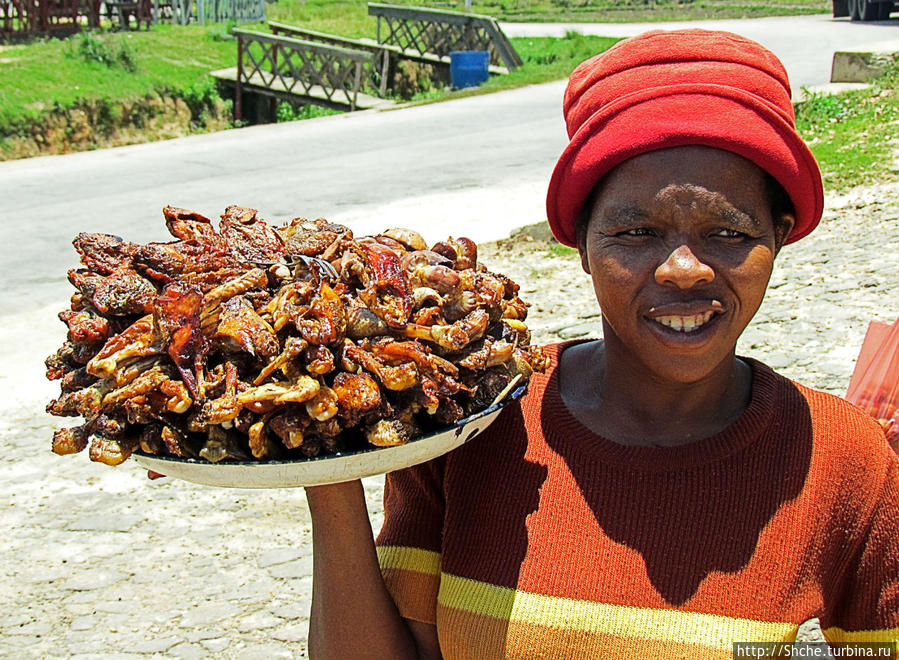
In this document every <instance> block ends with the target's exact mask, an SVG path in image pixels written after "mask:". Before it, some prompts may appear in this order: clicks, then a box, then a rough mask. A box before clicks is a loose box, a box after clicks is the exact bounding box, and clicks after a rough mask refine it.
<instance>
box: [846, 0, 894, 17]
mask: <svg viewBox="0 0 899 660" xmlns="http://www.w3.org/2000/svg"><path fill="white" fill-rule="evenodd" d="M891 11H893V1H892V0H833V16H834V18H838V17H840V16H848V17H849V18H850V20H853V21H885V20H886V19H888V18H889V17H890V12H891Z"/></svg>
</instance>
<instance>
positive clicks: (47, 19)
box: [0, 0, 100, 39]
mask: <svg viewBox="0 0 899 660" xmlns="http://www.w3.org/2000/svg"><path fill="white" fill-rule="evenodd" d="M99 25H100V2H99V0H0V39H9V38H15V37H28V36H32V35H37V34H57V33H62V32H74V31H75V30H78V29H80V28H81V27H98V26H99Z"/></svg>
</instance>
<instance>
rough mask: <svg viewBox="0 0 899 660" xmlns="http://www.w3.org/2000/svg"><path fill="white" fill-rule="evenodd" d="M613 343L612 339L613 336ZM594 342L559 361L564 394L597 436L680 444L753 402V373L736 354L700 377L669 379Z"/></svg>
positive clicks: (710, 431)
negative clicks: (750, 401)
mask: <svg viewBox="0 0 899 660" xmlns="http://www.w3.org/2000/svg"><path fill="white" fill-rule="evenodd" d="M613 341H614V340H613ZM616 349H617V347H616V346H615V345H614V343H613V344H612V345H608V344H607V343H605V342H601V341H597V342H590V343H586V344H578V345H575V346H571V347H569V348H568V349H567V350H566V351H564V352H563V353H562V356H561V358H560V364H559V369H560V373H559V384H560V390H561V395H562V399H563V401H564V402H565V405H566V407H567V408H568V409H569V411H570V412H571V414H572V415H574V417H575V418H576V419H578V421H580V422H581V423H582V424H583V425H584V426H586V427H587V428H589V429H590V430H591V431H593V432H594V433H596V434H598V435H601V436H603V437H605V438H607V439H609V440H612V441H614V442H618V443H620V444H627V445H645V446H676V445H683V444H688V443H691V442H696V441H697V440H702V439H704V438H708V437H711V436H713V435H715V434H716V433H719V432H721V431H722V430H724V429H725V428H726V427H727V426H728V425H730V424H731V423H732V422H734V421H735V420H736V419H737V418H738V417H739V416H740V415H741V414H742V413H743V411H744V410H745V409H746V407H747V406H748V405H749V399H750V395H751V391H752V371H751V369H750V367H749V366H748V365H747V364H745V363H744V362H742V361H740V360H738V359H737V358H736V356H734V355H731V356H730V358H729V359H728V360H726V361H724V362H722V363H721V364H720V365H718V367H716V368H715V369H714V370H713V371H712V372H711V373H709V374H708V375H707V376H705V377H704V378H703V379H701V380H700V381H697V382H691V383H677V382H670V381H664V380H661V379H659V378H657V377H655V376H654V375H653V374H650V373H647V370H646V368H645V366H644V365H643V364H642V363H639V362H637V361H634V360H630V359H628V355H627V353H626V352H624V351H620V350H616Z"/></svg>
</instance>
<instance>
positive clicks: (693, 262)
mask: <svg viewBox="0 0 899 660" xmlns="http://www.w3.org/2000/svg"><path fill="white" fill-rule="evenodd" d="M655 277H656V282H658V283H659V284H666V285H671V284H673V285H674V286H676V287H678V288H679V289H689V288H691V287H694V286H696V285H697V284H707V283H709V282H711V281H712V280H714V279H715V271H714V270H712V267H711V266H709V265H708V264H706V263H704V262H703V261H702V260H700V259H699V257H697V256H696V255H695V254H694V253H693V250H691V249H690V247H689V246H687V245H681V246H680V247H678V248H677V249H675V250H674V251H672V252H671V254H669V255H668V258H667V259H665V261H664V262H662V263H661V264H660V265H659V267H658V268H656V272H655Z"/></svg>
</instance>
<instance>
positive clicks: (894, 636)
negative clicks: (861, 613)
mask: <svg viewBox="0 0 899 660" xmlns="http://www.w3.org/2000/svg"><path fill="white" fill-rule="evenodd" d="M824 636H825V637H826V638H827V641H829V642H899V628H890V629H889V630H858V631H851V630H843V629H842V628H836V627H833V628H828V629H827V630H825V631H824Z"/></svg>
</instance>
